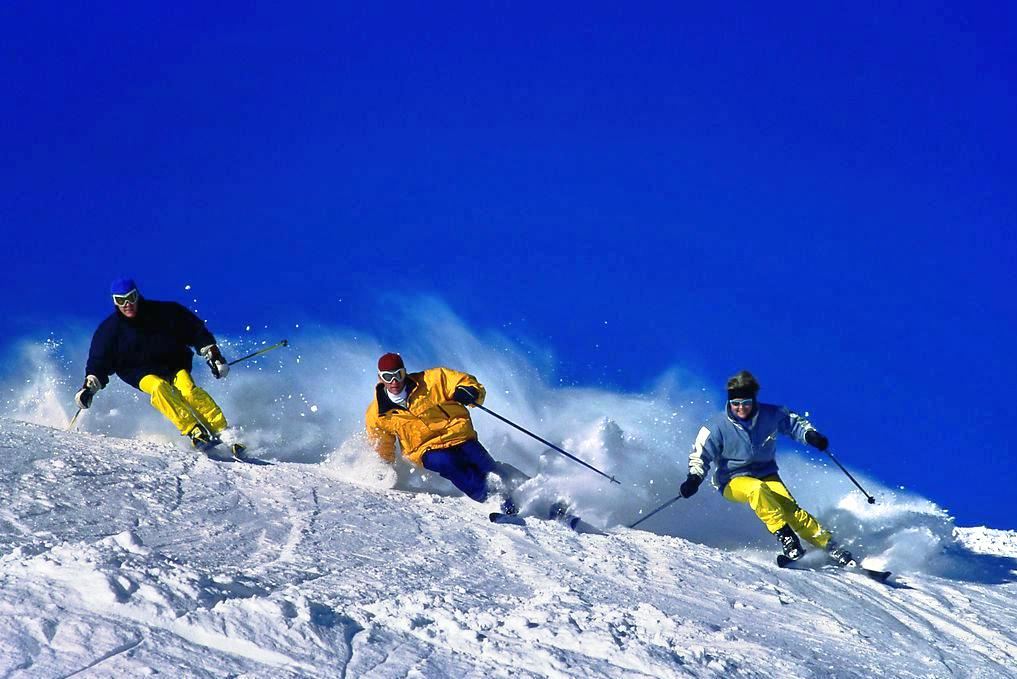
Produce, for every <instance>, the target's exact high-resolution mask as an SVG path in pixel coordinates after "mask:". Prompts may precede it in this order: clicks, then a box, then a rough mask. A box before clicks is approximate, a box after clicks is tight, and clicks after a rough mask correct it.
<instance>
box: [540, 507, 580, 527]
mask: <svg viewBox="0 0 1017 679" xmlns="http://www.w3.org/2000/svg"><path fill="white" fill-rule="evenodd" d="M547 518H549V519H551V520H553V521H558V522H560V523H563V524H565V525H566V526H568V527H569V528H571V529H572V530H575V529H576V525H577V524H578V523H579V517H578V516H576V515H575V514H573V513H572V512H571V510H569V506H568V505H567V504H566V503H564V502H562V501H561V500H558V501H557V502H555V503H553V504H552V505H551V507H550V508H549V509H548V510H547Z"/></svg>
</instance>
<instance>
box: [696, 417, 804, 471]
mask: <svg viewBox="0 0 1017 679" xmlns="http://www.w3.org/2000/svg"><path fill="white" fill-rule="evenodd" d="M812 429H815V427H813V426H812V424H811V423H809V421H808V420H806V419H805V418H804V417H802V416H801V415H799V414H798V413H794V412H791V411H790V410H788V409H787V408H785V407H784V406H776V405H771V404H769V403H758V404H757V405H756V412H755V413H754V414H753V415H752V417H751V418H750V419H749V420H748V422H742V421H740V420H738V419H736V418H735V417H734V416H732V415H731V410H730V408H725V410H724V412H723V413H720V414H718V415H716V416H714V417H712V418H710V420H709V421H707V423H706V424H704V425H703V427H702V428H701V429H700V430H699V435H698V436H696V442H695V444H693V446H692V453H691V454H690V455H689V472H690V473H692V474H697V475H699V476H706V474H707V472H709V471H710V465H711V463H712V464H715V465H716V467H717V472H716V474H715V475H714V477H713V483H714V485H715V486H716V487H717V489H718V490H721V491H723V490H724V486H726V485H727V484H728V482H729V481H730V480H731V479H732V478H734V477H736V476H752V477H755V478H757V479H761V478H764V477H767V476H771V475H773V474H776V473H777V458H776V454H777V435H778V434H784V435H785V436H790V437H791V438H793V439H794V440H796V441H798V442H799V443H805V434H806V433H807V432H808V431H810V430H812Z"/></svg>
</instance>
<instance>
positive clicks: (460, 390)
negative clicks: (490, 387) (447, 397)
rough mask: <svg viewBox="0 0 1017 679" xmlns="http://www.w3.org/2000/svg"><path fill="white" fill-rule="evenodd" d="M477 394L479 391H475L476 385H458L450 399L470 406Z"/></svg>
mask: <svg viewBox="0 0 1017 679" xmlns="http://www.w3.org/2000/svg"><path fill="white" fill-rule="evenodd" d="M479 396H480V392H479V391H477V388H476V387H465V386H458V387H456V390H455V391H454V392H453V393H452V400H453V401H455V402H457V403H462V404H463V405H464V406H471V405H473V404H474V403H476V402H477V398H478V397H479Z"/></svg>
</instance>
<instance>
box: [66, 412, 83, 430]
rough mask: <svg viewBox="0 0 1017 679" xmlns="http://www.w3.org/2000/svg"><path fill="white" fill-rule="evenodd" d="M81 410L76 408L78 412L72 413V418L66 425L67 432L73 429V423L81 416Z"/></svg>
mask: <svg viewBox="0 0 1017 679" xmlns="http://www.w3.org/2000/svg"><path fill="white" fill-rule="evenodd" d="M81 410H82V409H81V408H78V412H76V413H74V417H72V418H71V423H70V424H69V425H67V431H70V430H72V429H74V423H75V422H77V421H78V415H80V414H81Z"/></svg>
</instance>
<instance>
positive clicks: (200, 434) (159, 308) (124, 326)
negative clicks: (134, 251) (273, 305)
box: [74, 278, 244, 456]
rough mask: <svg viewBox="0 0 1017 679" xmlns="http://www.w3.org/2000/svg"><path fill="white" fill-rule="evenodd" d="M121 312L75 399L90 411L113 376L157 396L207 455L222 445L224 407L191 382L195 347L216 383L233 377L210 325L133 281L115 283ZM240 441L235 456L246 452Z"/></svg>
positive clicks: (97, 345) (100, 331)
mask: <svg viewBox="0 0 1017 679" xmlns="http://www.w3.org/2000/svg"><path fill="white" fill-rule="evenodd" d="M110 293H111V294H112V295H113V304H114V305H115V306H116V310H115V311H114V312H113V313H111V314H110V315H109V316H108V317H107V318H106V319H105V320H104V321H103V322H102V323H100V324H99V327H98V328H97V329H96V331H95V334H94V335H93V336H92V345H91V347H90V348H89V350H88V363H87V365H86V366H85V375H86V377H85V383H84V384H83V385H82V387H81V389H80V390H79V391H78V392H77V393H76V394H75V395H74V400H75V401H76V402H77V404H78V406H79V407H80V408H89V407H90V406H91V405H92V399H93V398H94V397H95V394H96V393H98V391H99V390H100V389H103V388H104V387H105V386H106V385H107V384H109V378H110V375H112V374H116V375H117V376H118V377H120V379H121V380H123V381H124V382H126V383H127V384H129V385H131V386H132V387H134V388H136V389H140V390H141V391H143V392H145V393H146V394H148V395H149V396H150V397H151V402H152V406H153V407H154V408H155V409H156V410H158V411H159V412H160V413H162V414H163V415H165V416H166V418H167V419H168V420H169V421H170V422H172V423H173V424H174V425H175V426H176V428H177V429H179V430H180V433H181V434H183V435H184V436H187V437H189V438H190V440H191V443H192V445H193V446H194V447H195V448H197V449H199V450H202V451H205V450H208V449H210V448H212V447H213V446H215V445H218V444H219V443H221V440H220V438H219V434H221V433H222V432H223V430H225V429H226V426H227V423H226V417H225V416H224V415H223V413H222V409H221V408H220V407H219V405H218V404H217V403H216V402H215V401H214V400H213V399H212V397H211V396H209V395H208V393H207V392H206V391H205V390H204V389H202V388H201V387H198V386H195V384H194V380H193V379H192V378H191V368H192V359H193V357H194V354H193V353H192V352H191V348H192V347H193V348H195V349H198V353H199V354H201V356H202V357H204V358H205V361H206V362H207V363H208V367H209V368H210V369H211V371H212V374H213V375H214V376H215V378H216V379H222V378H223V377H226V375H227V374H228V373H229V365H227V363H226V360H225V359H224V358H223V356H222V352H221V351H219V347H218V346H217V345H216V342H215V337H213V336H212V333H210V332H209V331H208V328H206V327H205V324H204V322H202V320H201V319H199V318H198V317H197V316H195V315H194V314H193V313H191V312H190V311H188V310H187V309H186V308H185V307H184V306H183V305H181V304H177V303H176V302H158V301H155V300H150V299H146V298H145V297H142V296H141V294H140V293H139V292H138V286H137V285H136V284H135V282H134V280H133V279H131V278H118V279H116V280H114V281H113V283H112V284H111V285H110ZM243 449H244V447H243V445H241V444H239V443H234V444H232V445H231V450H232V452H233V454H234V455H238V456H239V455H241V454H242V453H243Z"/></svg>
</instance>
